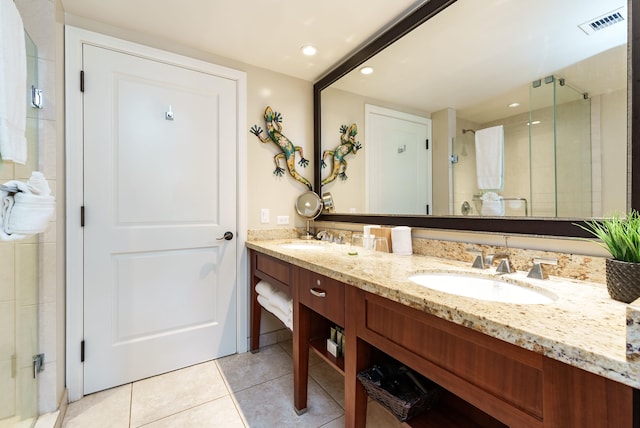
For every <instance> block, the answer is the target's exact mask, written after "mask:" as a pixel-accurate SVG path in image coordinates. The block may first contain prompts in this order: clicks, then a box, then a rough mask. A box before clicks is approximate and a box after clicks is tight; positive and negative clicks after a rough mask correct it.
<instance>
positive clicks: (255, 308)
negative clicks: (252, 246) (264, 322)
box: [249, 251, 262, 354]
mask: <svg viewBox="0 0 640 428" xmlns="http://www.w3.org/2000/svg"><path fill="white" fill-rule="evenodd" d="M250 264H251V270H250V271H249V274H250V275H251V281H250V283H249V286H250V287H251V302H250V311H251V322H250V326H249V330H250V331H249V337H250V342H249V351H251V353H252V354H255V353H256V352H258V351H259V348H260V317H261V316H262V306H260V304H259V303H258V293H257V292H256V284H257V283H258V282H259V281H260V279H259V278H257V277H256V276H255V275H254V272H255V268H256V255H255V253H254V252H253V251H252V252H251V255H250Z"/></svg>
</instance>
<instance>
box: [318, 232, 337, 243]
mask: <svg viewBox="0 0 640 428" xmlns="http://www.w3.org/2000/svg"><path fill="white" fill-rule="evenodd" d="M316 239H317V240H319V241H331V240H332V239H333V236H331V234H330V233H329V232H327V231H326V230H321V231H320V232H318V233H317V234H316Z"/></svg>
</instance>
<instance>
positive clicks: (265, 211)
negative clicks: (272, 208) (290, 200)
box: [260, 208, 269, 223]
mask: <svg viewBox="0 0 640 428" xmlns="http://www.w3.org/2000/svg"><path fill="white" fill-rule="evenodd" d="M260 223H269V208H262V209H261V210H260Z"/></svg>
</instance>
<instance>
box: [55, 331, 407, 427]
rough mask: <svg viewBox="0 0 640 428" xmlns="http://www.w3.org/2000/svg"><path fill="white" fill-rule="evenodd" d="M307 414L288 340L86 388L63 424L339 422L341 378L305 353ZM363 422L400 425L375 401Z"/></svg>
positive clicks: (277, 424) (308, 424) (341, 417)
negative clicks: (301, 409)
mask: <svg viewBox="0 0 640 428" xmlns="http://www.w3.org/2000/svg"><path fill="white" fill-rule="evenodd" d="M309 377H310V379H309V391H308V397H309V398H308V403H309V407H308V410H307V413H305V414H303V415H300V416H298V415H297V414H296V413H295V411H294V410H293V360H292V358H291V341H288V342H282V343H279V344H275V345H271V346H267V347H264V348H261V350H260V352H258V353H256V354H251V353H244V354H235V355H231V356H228V357H224V358H220V359H218V360H215V361H209V362H206V363H203V364H199V365H196V366H192V367H187V368H185V369H182V370H177V371H174V372H170V373H166V374H163V375H160V376H156V377H153V378H149V379H144V380H141V381H138V382H134V383H132V384H127V385H123V386H119V387H116V388H113V389H109V390H107V391H102V392H98V393H95V394H91V395H88V396H86V397H84V398H83V399H81V400H80V401H77V402H75V403H71V404H69V407H68V408H67V413H66V415H65V418H64V421H63V423H62V426H63V428H77V427H82V428H85V427H90V428H101V427H109V428H120V427H123V428H127V427H131V428H135V427H149V428H164V427H199V428H200V427H202V428H206V427H224V428H235V427H238V428H242V427H251V428H254V427H256V428H257V427H264V428H284V427H304V428H319V427H322V428H338V427H343V426H344V388H343V378H342V376H341V375H340V374H339V373H338V372H336V371H335V370H334V369H333V368H331V367H330V366H329V365H328V364H327V363H325V362H324V361H323V360H322V359H320V358H319V357H317V356H316V355H315V354H313V353H311V358H310V361H309ZM367 411H368V416H367V427H371V428H374V427H375V428H378V427H380V428H382V427H384V428H395V427H400V426H401V424H400V423H399V422H398V421H397V420H396V419H395V417H394V416H393V415H391V413H389V412H388V411H387V410H385V409H384V408H383V407H381V406H380V405H378V404H377V403H374V402H370V404H369V406H368V410H367Z"/></svg>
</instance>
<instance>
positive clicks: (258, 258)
mask: <svg viewBox="0 0 640 428" xmlns="http://www.w3.org/2000/svg"><path fill="white" fill-rule="evenodd" d="M254 257H255V258H254V260H253V261H254V269H255V272H254V274H255V275H257V276H258V277H260V278H262V279H265V280H267V281H270V282H271V283H272V285H274V286H276V287H278V288H279V289H281V290H283V291H286V290H288V288H289V271H290V269H291V265H290V264H289V263H286V262H283V261H282V260H279V259H276V258H275V257H271V256H267V255H265V254H260V253H257V252H254ZM274 280H275V281H274ZM287 292H288V291H287Z"/></svg>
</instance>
